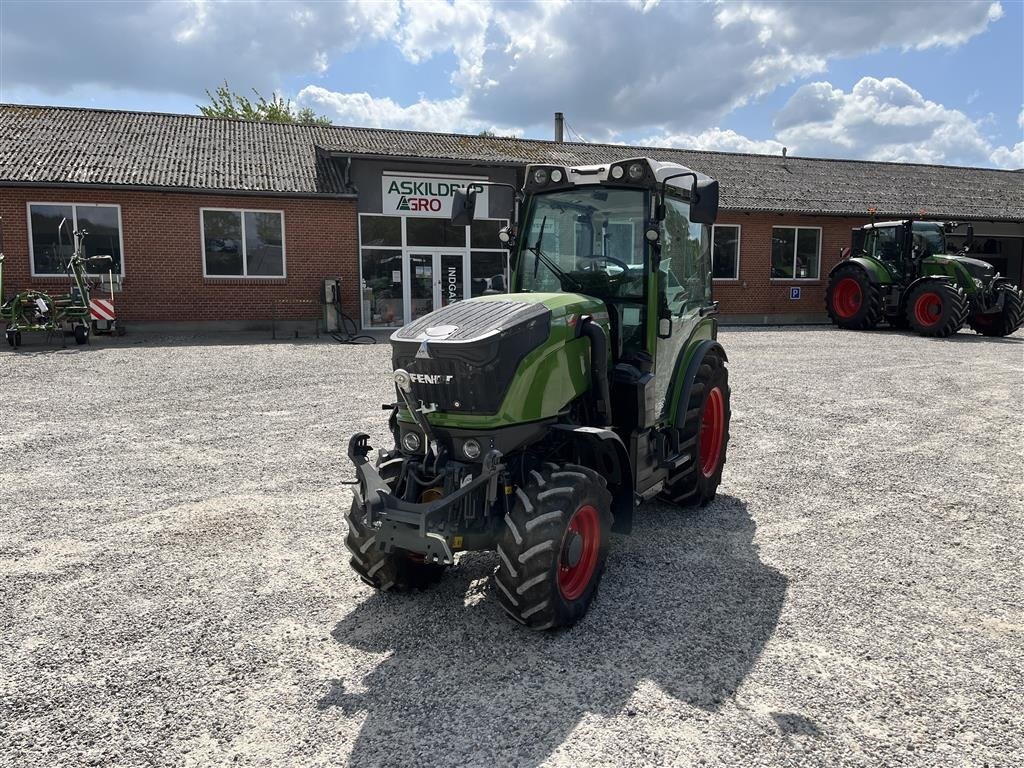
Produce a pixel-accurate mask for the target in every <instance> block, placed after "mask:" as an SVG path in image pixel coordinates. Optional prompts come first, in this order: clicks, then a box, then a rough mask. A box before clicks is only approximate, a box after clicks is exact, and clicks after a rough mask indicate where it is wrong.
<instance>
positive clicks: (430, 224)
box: [359, 213, 508, 328]
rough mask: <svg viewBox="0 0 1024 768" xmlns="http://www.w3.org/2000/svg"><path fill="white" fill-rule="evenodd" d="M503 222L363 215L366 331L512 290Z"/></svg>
mask: <svg viewBox="0 0 1024 768" xmlns="http://www.w3.org/2000/svg"><path fill="white" fill-rule="evenodd" d="M507 224H508V222H507V221H505V220H504V219H477V220H476V221H474V222H473V224H472V226H469V227H464V226H463V227H456V226H452V224H451V223H450V222H449V221H448V219H443V218H426V217H413V216H387V215H380V214H375V213H361V214H359V253H360V259H359V268H360V273H359V274H360V292H361V293H360V304H361V305H362V306H361V310H362V321H363V327H364V328H395V327H399V326H401V325H404V324H405V323H406V322H411V321H412V320H415V319H416V318H417V317H420V316H421V315H423V314H424V313H426V312H429V311H430V310H431V309H436V308H437V307H441V306H446V305H448V304H450V303H452V302H455V301H461V300H462V299H464V298H468V297H470V296H484V295H489V294H494V293H506V292H507V291H508V251H507V250H506V249H505V247H504V244H503V243H502V242H501V241H500V240H499V239H498V231H499V230H500V229H501V228H502V227H504V226H506V225H507Z"/></svg>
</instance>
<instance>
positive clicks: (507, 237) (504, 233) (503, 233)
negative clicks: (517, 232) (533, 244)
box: [498, 227, 512, 243]
mask: <svg viewBox="0 0 1024 768" xmlns="http://www.w3.org/2000/svg"><path fill="white" fill-rule="evenodd" d="M498 239H499V240H500V241H501V242H503V243H508V242H510V241H511V240H512V227H502V228H501V229H499V230H498Z"/></svg>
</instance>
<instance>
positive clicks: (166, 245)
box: [0, 187, 868, 323]
mask: <svg viewBox="0 0 1024 768" xmlns="http://www.w3.org/2000/svg"><path fill="white" fill-rule="evenodd" d="M29 201H33V202H81V203H108V204H117V205H120V206H121V221H122V226H123V230H124V231H123V233H122V236H123V240H124V264H125V281H124V290H123V292H122V293H120V294H117V295H116V296H115V305H116V306H117V309H118V312H119V314H120V316H121V317H123V318H124V320H125V322H126V323H130V322H133V321H155V322H175V321H202V320H229V321H259V320H269V319H270V317H271V314H272V311H273V309H272V306H273V305H272V302H274V301H276V300H278V299H314V300H315V299H316V298H317V297H318V296H319V291H320V285H321V281H322V280H323V279H324V278H325V277H340V278H341V279H342V290H343V302H342V305H343V308H344V310H345V312H346V313H347V314H349V315H350V316H351V317H353V318H356V320H357V322H358V320H359V317H360V310H359V304H358V301H359V291H358V281H359V266H358V235H357V214H356V203H355V200H346V199H303V198H279V197H250V196H230V195H199V194H185V193H164V192H136V191H108V190H101V189H96V190H90V189H62V188H50V189H36V188H11V187H7V188H0V215H2V216H3V219H4V231H5V252H6V255H7V260H6V262H5V264H4V285H5V292H6V294H7V295H8V296H10V295H11V293H13V292H14V291H16V290H21V289H24V288H36V289H40V290H53V291H63V290H66V286H67V281H66V280H55V279H53V278H33V277H30V270H29V249H28V216H27V207H26V204H27V203H28V202H29ZM207 207H208V208H249V209H269V210H282V211H284V221H285V251H286V253H285V258H286V263H287V272H288V277H287V278H284V279H280V280H278V279H246V278H204V277H203V264H202V246H201V242H200V238H201V233H200V223H199V209H200V208H207ZM867 221H868V220H867V219H856V218H841V217H824V216H794V215H791V214H769V213H750V214H746V213H734V212H724V213H723V214H722V215H721V217H720V218H719V222H718V223H719V224H738V225H739V226H740V265H739V279H738V280H735V281H729V280H725V281H723V280H716V281H715V286H714V292H715V298H716V299H718V300H719V301H720V302H721V309H722V312H723V313H725V314H728V315H752V316H754V315H782V314H787V315H803V316H808V315H819V316H820V317H822V318H824V317H825V313H824V301H825V285H826V282H827V277H828V271H829V270H830V269H831V268H832V267H833V266H834V265H835V264H836V262H837V261H838V260H839V252H840V249H841V248H845V247H846V246H848V245H849V244H850V230H851V229H852V228H853V227H855V226H860V225H861V224H865V223H867ZM773 226H808V227H821V229H822V238H821V270H820V276H819V278H818V279H817V280H772V279H770V278H771V236H772V227H773ZM794 285H798V286H800V287H801V288H802V291H801V297H800V299H797V300H792V299H790V298H789V289H790V287H791V286H794ZM319 311H320V309H319V307H316V306H308V307H301V306H300V307H297V308H296V307H287V308H286V307H283V306H282V307H279V317H281V318H297V317H309V316H312V315H315V314H317V313H319ZM752 319H753V318H752Z"/></svg>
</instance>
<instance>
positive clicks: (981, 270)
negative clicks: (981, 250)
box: [937, 256, 996, 284]
mask: <svg viewBox="0 0 1024 768" xmlns="http://www.w3.org/2000/svg"><path fill="white" fill-rule="evenodd" d="M937 258H939V259H948V260H949V261H955V262H956V263H957V264H960V265H961V266H962V267H963V268H964V269H966V270H967V272H968V273H969V274H970V276H971V277H973V278H974V279H975V280H980V281H981V282H982V283H984V284H988V283H989V282H990V281H991V280H992V278H994V277H995V276H996V268H995V267H993V266H992V265H991V264H989V263H988V262H987V261H982V260H981V259H972V258H970V257H969V256H939V257H937Z"/></svg>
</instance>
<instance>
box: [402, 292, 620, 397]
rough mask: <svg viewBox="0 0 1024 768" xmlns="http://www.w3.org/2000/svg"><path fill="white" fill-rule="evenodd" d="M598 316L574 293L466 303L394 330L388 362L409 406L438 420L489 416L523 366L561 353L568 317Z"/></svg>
mask: <svg viewBox="0 0 1024 768" xmlns="http://www.w3.org/2000/svg"><path fill="white" fill-rule="evenodd" d="M603 309H604V304H603V303H602V302H600V301H597V300H595V299H591V298H588V297H584V296H577V295H575V294H561V293H560V294H542V293H526V294H504V295H500V296H484V297H479V298H476V299H467V300H465V301H460V302H457V303H454V304H449V305H448V306H446V307H442V308H440V309H437V310H435V311H433V312H431V313H430V314H427V315H424V316H423V317H421V318H420V319H418V320H416V321H415V322H413V323H410V324H409V325H406V326H405V327H403V328H400V329H399V330H397V331H395V333H393V334H392V335H391V346H392V362H393V364H394V367H395V369H396V370H397V369H399V368H401V369H404V370H406V371H407V372H408V373H409V375H410V378H411V379H412V382H411V387H412V391H411V392H410V393H409V399H410V402H412V403H418V402H423V403H425V404H427V405H434V406H436V408H437V411H438V412H439V414H451V415H458V414H464V415H493V414H496V413H498V411H499V409H500V408H501V406H502V402H503V401H504V399H505V396H506V395H507V393H508V391H509V388H510V386H511V385H512V383H513V380H514V379H515V378H516V376H517V373H519V369H520V365H521V364H522V363H523V361H524V360H526V359H527V358H528V357H529V358H530V359H531V360H532V359H534V358H536V357H538V356H542V355H543V354H544V352H545V350H546V347H548V346H550V347H552V349H555V348H561V347H563V346H564V343H565V342H566V341H567V340H568V339H571V338H575V329H574V328H573V327H572V324H573V323H575V319H576V317H578V316H579V315H580V314H585V313H592V314H596V313H597V312H598V311H600V310H603ZM566 396H567V397H571V396H572V393H571V392H569V391H567V392H566Z"/></svg>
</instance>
